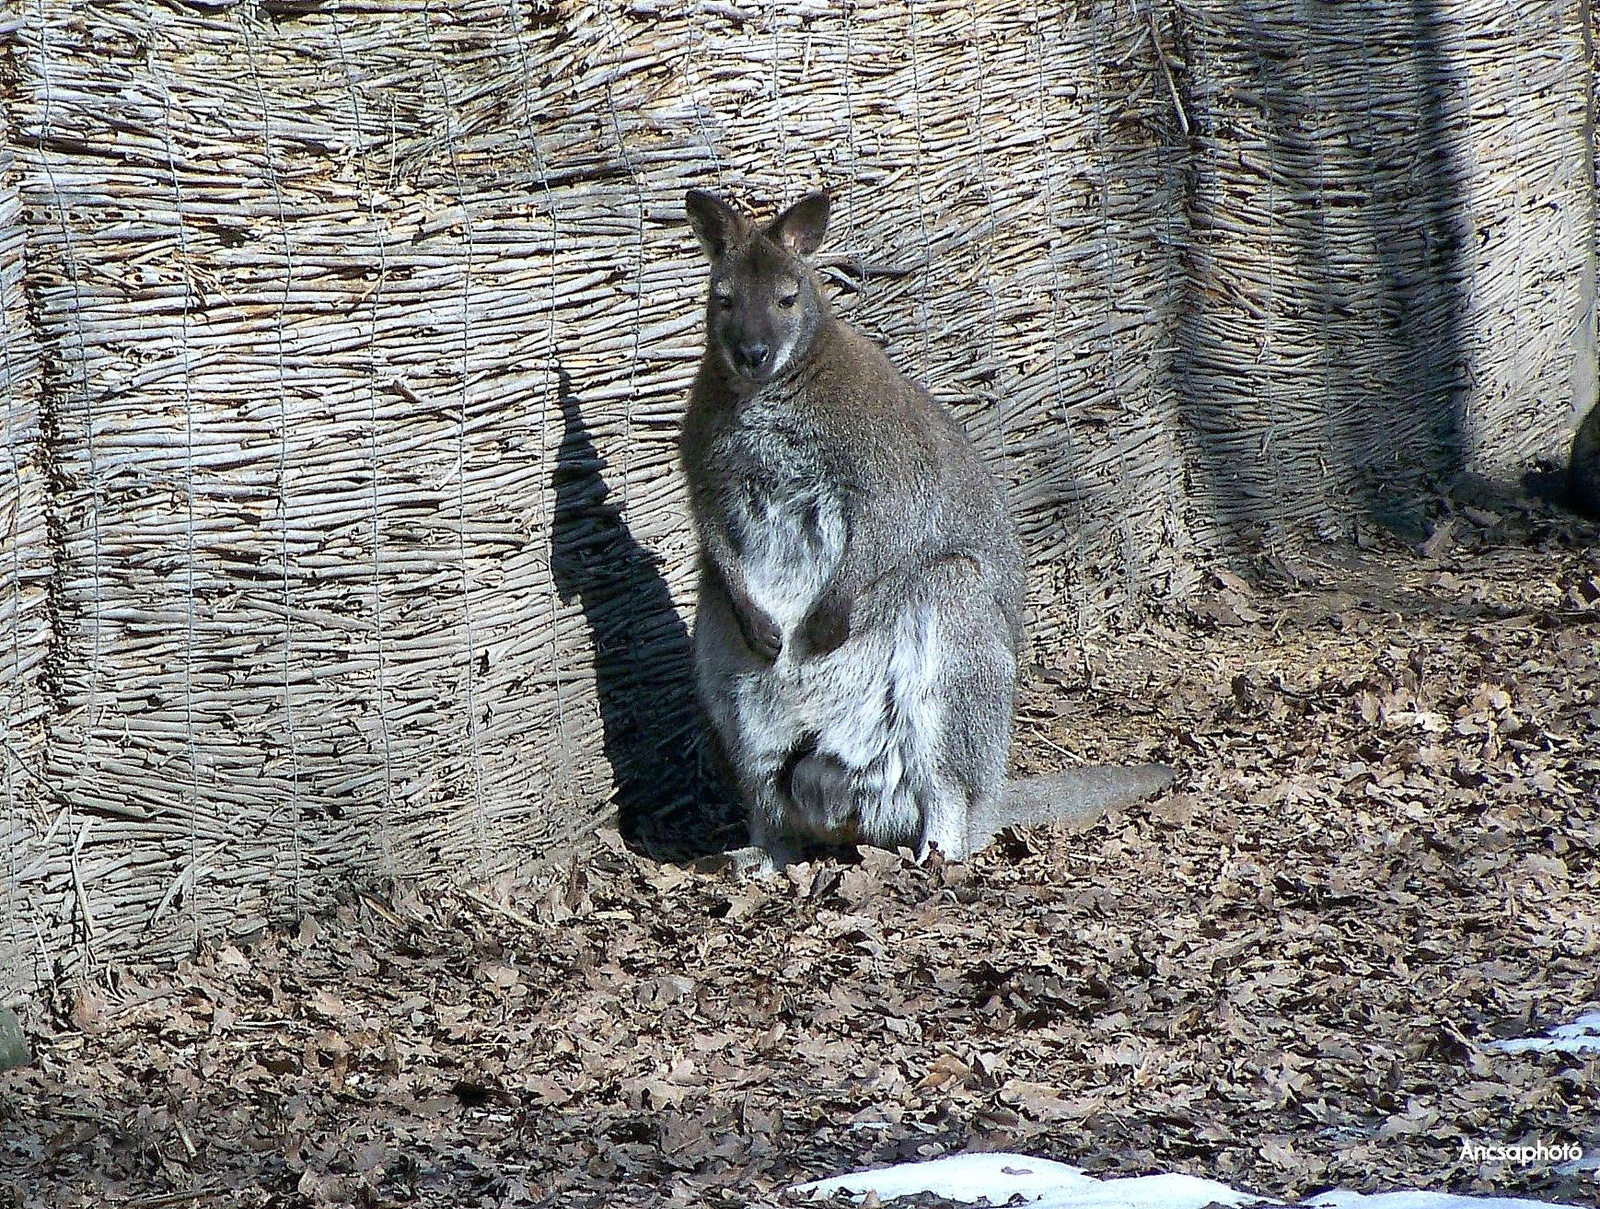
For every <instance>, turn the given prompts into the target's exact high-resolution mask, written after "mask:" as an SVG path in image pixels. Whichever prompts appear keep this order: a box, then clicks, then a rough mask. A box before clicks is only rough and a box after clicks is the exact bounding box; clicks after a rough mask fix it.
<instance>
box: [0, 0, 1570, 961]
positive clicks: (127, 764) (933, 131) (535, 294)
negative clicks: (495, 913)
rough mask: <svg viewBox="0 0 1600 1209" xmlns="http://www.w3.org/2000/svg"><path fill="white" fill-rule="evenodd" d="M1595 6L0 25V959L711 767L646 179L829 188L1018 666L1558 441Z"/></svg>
mask: <svg viewBox="0 0 1600 1209" xmlns="http://www.w3.org/2000/svg"><path fill="white" fill-rule="evenodd" d="M1586 18H1587V14H1586V11H1585V8H1584V6H1583V4H1582V3H1581V2H1580V0H1548V2H1528V3H1516V4H1507V3H1506V2H1505V0H1373V2H1371V3H1367V4H1361V5H1354V4H1340V5H1329V4H1324V3H1319V2H1314V0H1079V2H1077V3H1074V4H1068V5H1061V4H1056V5H1044V4H1038V3H1033V2H1027V3H1023V2H1019V0H930V2H926V3H924V2H920V0H919V2H917V3H912V2H911V0H883V2H877V0H862V2H860V3H854V4H850V5H830V4H825V3H821V2H820V0H783V2H779V3H770V4H760V5H757V4H755V3H752V2H745V3H738V4H735V3H717V2H707V3H702V4H698V5H693V6H689V5H674V4H666V3H652V2H648V0H634V2H632V3H618V4H611V3H603V2H596V3H575V4H564V3H556V4H528V3H516V4H511V3H504V2H501V0H462V2H457V3H450V4H443V3H438V4H432V3H427V2H425V0H347V2H338V3H335V2H332V0H330V2H329V3H326V4H317V3H269V2H267V0H259V2H256V3H248V2H247V3H236V4H229V3H212V4H193V5H177V4H168V3H155V2H153V0H137V2H135V0H112V2H110V3H94V4H90V3H81V2H80V3H69V2H66V0H30V2H29V3H28V4H26V5H24V6H23V7H22V8H21V9H19V10H18V12H17V14H16V15H14V16H11V17H7V18H0V20H4V21H5V22H6V24H5V26H4V29H5V35H4V44H3V46H4V49H3V53H4V56H5V58H4V64H5V74H4V77H3V87H4V90H5V102H6V107H5V108H6V115H7V117H6V121H7V122H8V126H7V128H6V130H5V144H6V148H7V151H6V155H7V158H5V159H3V160H0V287H3V289H0V343H3V358H0V374H3V381H4V386H5V401H4V409H3V411H0V420H3V424H4V460H3V461H0V537H3V540H4V547H3V550H0V741H3V745H4V746H3V752H0V768H3V781H0V786H3V791H4V795H5V797H4V800H5V814H4V818H3V821H0V842H3V844H4V852H5V857H4V860H5V864H4V866H3V868H0V896H3V897H0V909H3V917H0V992H5V993H10V992H15V991H22V990H26V989H27V988H29V987H31V986H34V985H36V984H38V983H39V982H41V981H48V980H51V979H53V978H57V977H59V976H61V974H62V973H63V972H64V971H66V970H69V969H71V968H74V967H76V966H78V965H80V964H82V963H93V962H96V961H103V960H109V959H123V958H128V957H140V958H150V957H156V956H159V955H163V954H168V953H172V952H175V951H177V950H179V949H181V948H182V947H183V946H184V945H187V944H190V943H192V942H193V939H194V937H196V936H197V935H212V936H216V935H221V934H225V933H227V932H230V931H231V932H240V931H248V930H250V929H252V928H254V927H257V926H259V924H260V923H261V922H262V921H263V920H264V919H266V918H268V917H269V916H270V915H272V914H273V913H282V912H290V911H295V910H300V909H306V908H311V907H316V906H318V905H321V904H324V903H326V902H327V901H328V900H329V899H330V897H332V896H335V895H338V894H340V893H346V892H348V891H349V890H350V888H351V887H355V886H359V885H360V884H361V883H362V882H363V881H364V880H367V879H370V878H373V877H381V876H391V875H392V876H400V877H420V878H444V879H454V880H461V879H467V880H477V879H488V878H493V877H497V876H501V875H507V876H515V875H516V874H518V873H520V872H524V871H526V870H527V869H528V868H529V867H530V866H531V865H532V864H533V863H534V862H536V861H538V860H540V859H544V858H547V857H549V856H551V855H552V854H554V853H557V852H559V851H560V850H562V849H563V848H564V847H565V846H567V845H569V844H570V843H572V842H573V841H574V840H575V839H576V838H577V837H579V836H580V835H581V834H582V833H583V832H584V831H585V830H586V828H587V827H589V826H590V825H591V824H592V823H593V822H594V821H595V820H597V819H598V818H600V817H601V816H602V814H603V813H605V812H606V811H607V809H608V808H609V806H610V804H612V803H613V802H620V803H621V805H622V806H623V807H624V808H625V809H628V810H630V811H631V812H632V814H633V816H634V820H635V826H637V827H638V828H639V829H640V830H641V832H642V833H644V834H645V835H646V838H649V833H650V829H651V827H652V825H655V826H656V827H657V829H658V830H660V831H662V832H669V831H670V830H671V829H672V827H671V825H672V821H673V820H674V819H676V818H678V817H679V816H683V815H686V814H688V813H692V812H693V810H694V809H695V808H696V805H697V803H699V804H703V800H704V799H706V798H707V796H708V795H710V794H712V793H713V791H712V790H711V789H709V788H708V787H707V784H706V782H705V781H704V780H702V779H701V778H699V777H698V776H697V773H696V765H697V760H696V755H695V741H694V736H695V726H694V720H693V716H692V712H691V711H690V710H689V708H688V690H687V681H686V676H685V671H686V661H687V630H686V627H685V622H684V620H683V619H684V617H685V616H686V615H687V614H686V609H687V607H688V605H689V603H690V601H689V595H688V593H689V589H690V586H691V582H692V567H691V554H692V550H691V537H690V533H689V531H688V528H687V526H686V524H685V519H684V510H683V503H682V494H681V489H680V485H679V483H678V481H677V478H676V476H675V472H674V467H673V456H672V442H673V437H674V431H675V425H676V421H677V417H678V415H679V409H680V407H681V405H682V401H683V397H684V393H685V389H686V385H687V382H688V379H689V377H690V375H691V374H692V372H693V367H694V362H695V359H696V357H697V355H698V344H699V336H698V328H699V323H700V312H701V303H700V295H701V289H702V282H703V276H704V271H703V267H702V265H701V264H700V261H699V255H698V251H697V249H696V247H695V245H694V241H693V240H692V238H691V237H690V235H689V233H688V231H687V230H686V228H685V227H684V225H683V223H682V220H681V198H682V193H683V190H684V189H685V188H686V187H687V186H690V185H702V186H703V185H718V186H721V187H724V188H728V189H731V190H734V191H735V192H738V193H741V194H743V195H745V196H748V197H750V198H751V199H753V200H757V201H761V202H771V201H775V200H777V199H780V198H782V199H792V198H793V197H794V196H796V195H798V194H799V193H800V192H801V191H803V190H804V189H806V188H809V187H813V186H815V185H818V184H826V185H828V186H829V187H830V188H832V190H833V191H834V194H835V198H836V206H835V214H836V218H835V225H834V229H833V231H832V232H831V233H830V238H829V241H828V244H827V249H826V255H825V256H824V261H825V263H826V271H827V274H828V276H829V277H830V279H831V280H832V282H833V284H834V287H835V291H836V294H837V296H838V299H839V305H840V307H841V308H842V309H843V310H844V311H846V312H847V313H848V314H849V315H850V317H851V318H852V319H853V320H854V321H855V322H857V323H859V324H860V325H861V326H863V327H864V328H866V329H867V330H868V331H870V332H872V333H874V334H876V335H877V336H879V337H881V338H882V339H883V340H884V341H885V342H886V343H887V344H888V345H889V346H890V347H891V348H892V350H893V352H894V354H895V356H896V357H897V358H898V360H899V361H900V363H901V364H902V365H903V366H905V367H906V368H907V369H908V370H909V371H910V372H912V373H913V374H915V375H917V376H919V377H920V378H922V379H923V380H924V381H926V382H928V383H929V384H931V385H932V387H933V388H934V389H935V390H936V392H938V393H939V394H940V395H942V396H943V397H944V398H946V399H947V400H949V401H950V402H951V403H952V404H953V405H954V406H955V407H956V408H957V409H958V410H959V411H960V413H961V414H962V416H963V417H964V418H965V420H966V421H967V423H968V425H969V427H970V428H971V430H972V431H973V433H974V434H975V436H976V437H977V439H978V440H979V441H980V442H981V443H982V444H983V446H984V447H985V449H986V450H987V452H988V453H989V454H990V455H991V456H992V457H993V459H994V460H995V463H996V465H997V466H999V467H1000V468H1001V470H1002V473H1003V474H1004V476H1005V478H1006V480H1007V482H1008V483H1009V484H1010V486H1011V488H1012V490H1013V495H1014V501H1015V505H1016V508H1017V510H1018V514H1019V516H1020V518H1021V521H1022V526H1023V529H1024V535H1025V539H1026V542H1027V545H1028V548H1029V552H1030V556H1031V558H1032V562H1033V605H1034V633H1035V639H1036V641H1037V642H1038V644H1039V645H1040V647H1041V648H1042V649H1044V650H1045V651H1046V652H1051V651H1059V650H1061V649H1062V648H1069V649H1078V648H1079V647H1080V646H1082V645H1084V644H1094V643H1096V642H1099V641H1101V640H1102V639H1103V638H1104V636H1105V635H1107V634H1109V633H1112V632H1114V631H1115V629H1116V628H1117V627H1118V626H1119V625H1123V624H1126V623H1128V622H1129V621H1130V620H1131V619H1133V618H1135V617H1137V616H1138V615H1139V614H1140V613H1141V611H1142V610H1145V609H1147V608H1150V607H1159V606H1162V605H1164V604H1170V603H1172V602H1174V601H1178V600H1181V599H1182V598H1183V597H1184V596H1185V595H1186V594H1188V593H1189V592H1191V591H1192V590H1193V589H1194V587H1195V585H1196V584H1197V583H1198V582H1200V577H1201V575H1202V574H1203V569H1204V567H1205V566H1206V564H1207V562H1208V561H1209V560H1212V559H1215V558H1219V557H1227V556H1229V555H1231V554H1234V553H1240V552H1242V553H1244V554H1253V553H1256V552H1260V551H1262V550H1271V549H1274V548H1277V547H1280V546H1284V545H1288V544H1292V543H1294V542H1297V541H1326V540H1329V539H1337V538H1340V537H1342V536H1348V535H1349V534H1350V533H1351V532H1352V531H1353V529H1354V528H1355V527H1356V526H1358V525H1360V524H1362V523H1364V522H1365V521H1366V520H1367V519H1369V518H1373V517H1377V518H1379V519H1382V520H1386V521H1388V522H1390V523H1393V522H1394V521H1396V520H1399V521H1400V522H1402V523H1410V522H1411V520H1414V513H1415V510H1416V507H1417V500H1418V499H1419V496H1420V493H1421V492H1422V491H1423V490H1424V489H1425V488H1426V487H1427V486H1428V485H1429V484H1431V483H1436V482H1440V481H1446V480H1448V479H1449V477H1450V476H1451V475H1453V474H1455V473H1456V472H1458V471H1460V470H1463V469H1471V470H1477V471H1480V472H1482V473H1487V474H1505V473H1510V472H1512V471H1514V470H1515V468H1516V467H1518V466H1520V465H1521V464H1523V463H1525V462H1526V461H1527V460H1528V459H1530V458H1532V457H1534V456H1536V455H1540V454H1556V453H1559V451H1560V450H1561V449H1562V448H1563V447H1564V445H1565V443H1566V441H1567V440H1568V439H1569V437H1570V434H1571V432H1572V429H1573V427H1574V425H1575V423H1576V418H1577V415H1578V413H1579V410H1580V409H1581V408H1582V407H1584V406H1585V405H1586V404H1587V403H1588V402H1589V401H1590V400H1592V398H1593V395H1594V390H1595V388H1594V348H1593V314H1592V311H1593V288H1594V278H1595V273H1594V267H1593V251H1594V224H1593V208H1594V197H1595V191H1594V186H1593V177H1592V169H1593V159H1592V147H1591V144H1592V138H1591V130H1592V123H1591V121H1590V85H1591V72H1590V70H1589V66H1588V60H1587V58H1586V52H1585V48H1586V29H1585V22H1586ZM653 820H654V823H652V821H653Z"/></svg>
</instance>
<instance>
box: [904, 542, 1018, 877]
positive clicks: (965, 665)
mask: <svg viewBox="0 0 1600 1209" xmlns="http://www.w3.org/2000/svg"><path fill="white" fill-rule="evenodd" d="M963 567H966V568H969V572H968V573H967V574H965V575H963V574H961V573H960V572H961V569H962V568H963ZM970 568H971V564H969V563H965V562H962V563H958V564H956V565H955V566H953V567H952V568H951V569H950V570H949V571H948V572H947V573H946V574H945V575H944V576H941V579H942V580H943V581H944V582H942V583H940V584H938V585H936V590H937V595H935V596H934V597H933V599H934V600H936V601H937V607H938V609H939V625H940V628H941V630H942V631H943V635H942V636H943V638H944V641H943V643H941V647H942V650H941V658H940V660H939V664H938V670H937V676H936V679H935V681H934V688H933V691H934V693H935V695H936V696H937V697H938V698H939V700H940V702H941V704H942V710H941V715H942V716H941V718H940V722H941V725H940V727H939V730H938V734H937V737H936V740H935V742H934V743H933V744H932V749H933V758H932V767H931V770H930V776H929V787H928V790H927V793H926V796H925V799H924V803H923V810H922V818H923V834H922V839H921V842H920V844H919V845H918V856H919V857H925V856H926V855H927V852H928V848H929V846H930V845H937V846H938V848H939V851H940V852H942V853H943V854H944V855H945V856H947V857H950V858H952V859H955V860H960V859H963V858H965V857H966V856H968V855H970V853H971V851H972V847H973V842H972V835H971V829H970V827H969V825H968V824H969V819H970V817H971V815H972V812H973V811H974V810H976V809H978V808H979V807H980V806H982V805H983V804H984V803H987V802H989V801H991V800H992V799H993V798H994V797H995V796H997V795H998V794H1000V793H1001V792H1002V790H1003V787H1004V785H1005V775H1006V764H1007V762H1008V761H1009V759H1010V756H1011V726H1012V716H1013V711H1014V709H1015V696H1016V680H1017V658H1016V654H1015V651H1014V648H1013V643H1014V641H1015V638H1014V636H1013V634H1012V632H1011V630H1010V627H1009V624H1008V622H1007V620H1006V617H1005V614H1004V613H1003V612H1002V610H1001V609H1000V607H999V605H998V604H997V603H996V602H995V600H994V597H993V595H992V594H991V592H990V591H989V589H988V585H987V584H986V583H984V582H983V581H982V580H981V579H979V578H978V576H977V575H976V574H975V573H974V572H972V571H971V570H970Z"/></svg>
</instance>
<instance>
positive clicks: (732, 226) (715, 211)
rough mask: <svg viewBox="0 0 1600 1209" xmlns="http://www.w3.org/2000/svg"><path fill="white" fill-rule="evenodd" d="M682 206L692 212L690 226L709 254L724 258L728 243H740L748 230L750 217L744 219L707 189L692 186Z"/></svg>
mask: <svg viewBox="0 0 1600 1209" xmlns="http://www.w3.org/2000/svg"><path fill="white" fill-rule="evenodd" d="M683 208H684V209H685V210H687V211H688V213H689V225H690V226H691V227H693V228H694V233H695V237H696V238H697V239H699V241H700V246H701V247H702V248H704V249H705V250H706V255H707V256H709V257H710V258H711V259H712V260H721V259H722V258H723V256H725V255H726V254H727V251H728V247H729V245H731V244H733V243H736V242H738V240H739V239H741V238H742V237H743V236H744V235H745V234H746V233H747V232H748V231H749V230H750V220H749V219H747V218H745V216H744V215H743V214H740V213H739V212H738V211H737V210H735V209H734V208H733V207H732V206H730V205H729V204H728V203H727V202H725V201H723V200H722V199H721V198H720V197H718V196H717V195H716V194H715V193H708V192H706V190H704V189H690V190H689V192H688V193H687V194H685V195H684V198H683Z"/></svg>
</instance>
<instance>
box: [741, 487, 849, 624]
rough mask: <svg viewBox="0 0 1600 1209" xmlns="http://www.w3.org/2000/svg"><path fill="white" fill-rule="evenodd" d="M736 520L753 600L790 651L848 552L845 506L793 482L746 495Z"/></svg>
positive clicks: (823, 494)
mask: <svg viewBox="0 0 1600 1209" xmlns="http://www.w3.org/2000/svg"><path fill="white" fill-rule="evenodd" d="M730 519H731V522H732V524H731V527H732V529H733V532H734V540H735V542H736V543H737V545H738V550H739V557H740V560H741V561H742V562H743V564H744V571H745V577H746V579H747V581H748V583H749V585H750V597H751V599H752V600H754V601H755V603H756V604H758V605H760V606H761V607H762V608H763V609H765V610H766V611H767V613H768V615H770V616H771V618H772V619H773V621H774V622H776V623H777V625H778V629H779V631H780V632H781V633H782V634H783V639H784V646H785V647H786V648H788V647H790V646H791V645H792V641H791V640H792V639H793V638H794V635H795V631H796V629H797V628H798V627H799V625H800V623H801V622H802V621H803V620H805V617H806V614H807V613H808V612H809V611H810V609H811V606H812V605H813V604H815V603H816V600H817V597H818V596H819V595H821V593H822V589H823V588H824V587H826V586H827V583H828V578H829V576H831V575H832V574H833V570H834V568H835V567H836V566H838V564H839V558H840V556H841V555H842V554H843V552H844V519H843V516H842V513H841V510H840V507H839V503H838V501H837V500H836V499H833V498H830V496H829V493H827V492H826V491H824V490H822V489H820V488H819V487H818V485H817V484H815V483H810V484H803V485H802V484H798V483H790V484H785V485H783V486H782V487H779V488H778V489H776V490H770V491H762V490H760V489H759V488H757V489H756V490H753V491H749V492H745V493H742V497H741V498H739V499H737V500H735V501H734V502H733V507H732V508H731V510H730Z"/></svg>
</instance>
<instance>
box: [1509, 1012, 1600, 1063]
mask: <svg viewBox="0 0 1600 1209" xmlns="http://www.w3.org/2000/svg"><path fill="white" fill-rule="evenodd" d="M1489 1047H1490V1048H1491V1049H1497V1050H1504V1051H1505V1052H1506V1053H1508V1054H1521V1053H1525V1052H1527V1051H1528V1050H1549V1051H1551V1052H1555V1053H1563V1054H1577V1053H1582V1052H1583V1051H1585V1050H1600V1012H1589V1013H1587V1014H1585V1015H1583V1016H1579V1017H1578V1018H1577V1019H1576V1020H1574V1021H1573V1022H1572V1023H1571V1024H1563V1025H1559V1026H1557V1027H1556V1028H1553V1029H1551V1030H1550V1031H1549V1032H1547V1033H1546V1034H1545V1035H1544V1036H1543V1037H1518V1038H1516V1039H1515V1040H1511V1041H1491V1042H1489Z"/></svg>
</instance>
